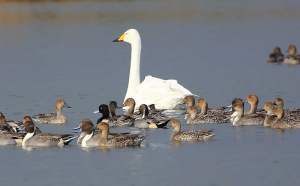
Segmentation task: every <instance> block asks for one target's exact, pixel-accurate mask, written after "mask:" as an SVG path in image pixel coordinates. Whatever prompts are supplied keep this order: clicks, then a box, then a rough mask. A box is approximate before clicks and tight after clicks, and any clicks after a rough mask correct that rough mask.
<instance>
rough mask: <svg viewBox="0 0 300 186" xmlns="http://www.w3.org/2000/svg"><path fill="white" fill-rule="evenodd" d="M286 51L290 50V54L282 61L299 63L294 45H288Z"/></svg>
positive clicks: (293, 63)
mask: <svg viewBox="0 0 300 186" xmlns="http://www.w3.org/2000/svg"><path fill="white" fill-rule="evenodd" d="M288 51H289V52H290V55H288V56H286V57H285V58H284V60H283V63H284V64H287V65H297V64H300V55H298V54H297V49H296V46H295V45H290V46H289V49H288Z"/></svg>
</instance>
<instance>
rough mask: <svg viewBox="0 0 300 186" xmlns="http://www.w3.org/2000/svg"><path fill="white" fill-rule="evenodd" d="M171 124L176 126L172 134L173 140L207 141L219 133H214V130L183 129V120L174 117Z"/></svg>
mask: <svg viewBox="0 0 300 186" xmlns="http://www.w3.org/2000/svg"><path fill="white" fill-rule="evenodd" d="M170 125H171V126H172V127H173V128H174V132H173V134H172V136H171V140H172V141H206V140H209V139H211V138H212V137H213V136H215V135H217V134H212V133H211V132H213V130H212V129H211V130H198V131H196V130H185V131H180V130H181V122H180V121H179V120H178V119H172V120H171V121H170Z"/></svg>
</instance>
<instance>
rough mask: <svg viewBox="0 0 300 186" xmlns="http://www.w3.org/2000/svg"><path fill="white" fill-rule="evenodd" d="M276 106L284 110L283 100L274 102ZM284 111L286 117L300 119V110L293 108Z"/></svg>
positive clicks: (279, 99) (278, 99)
mask: <svg viewBox="0 0 300 186" xmlns="http://www.w3.org/2000/svg"><path fill="white" fill-rule="evenodd" d="M274 105H276V106H277V108H282V109H283V105H284V102H283V99H282V98H276V99H275V100H274ZM283 110H284V115H285V116H290V117H291V116H293V117H297V118H299V117H300V108H292V109H283Z"/></svg>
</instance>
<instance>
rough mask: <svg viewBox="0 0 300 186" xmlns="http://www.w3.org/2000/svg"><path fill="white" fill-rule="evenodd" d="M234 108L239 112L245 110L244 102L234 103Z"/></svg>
mask: <svg viewBox="0 0 300 186" xmlns="http://www.w3.org/2000/svg"><path fill="white" fill-rule="evenodd" d="M232 109H233V110H235V111H237V112H244V102H238V103H234V104H233V105H232Z"/></svg>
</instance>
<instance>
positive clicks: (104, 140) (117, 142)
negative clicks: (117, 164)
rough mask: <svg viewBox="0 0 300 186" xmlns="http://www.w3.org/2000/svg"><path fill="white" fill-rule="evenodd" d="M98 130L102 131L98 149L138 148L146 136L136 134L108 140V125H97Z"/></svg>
mask: <svg viewBox="0 0 300 186" xmlns="http://www.w3.org/2000/svg"><path fill="white" fill-rule="evenodd" d="M97 126H98V128H99V130H101V131H102V135H101V138H100V141H99V147H128V146H140V145H141V143H142V141H144V139H145V138H146V137H147V136H139V135H138V134H127V135H121V136H117V137H113V138H111V139H109V138H108V134H109V125H108V124H107V123H104V122H101V123H98V125H97Z"/></svg>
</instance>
